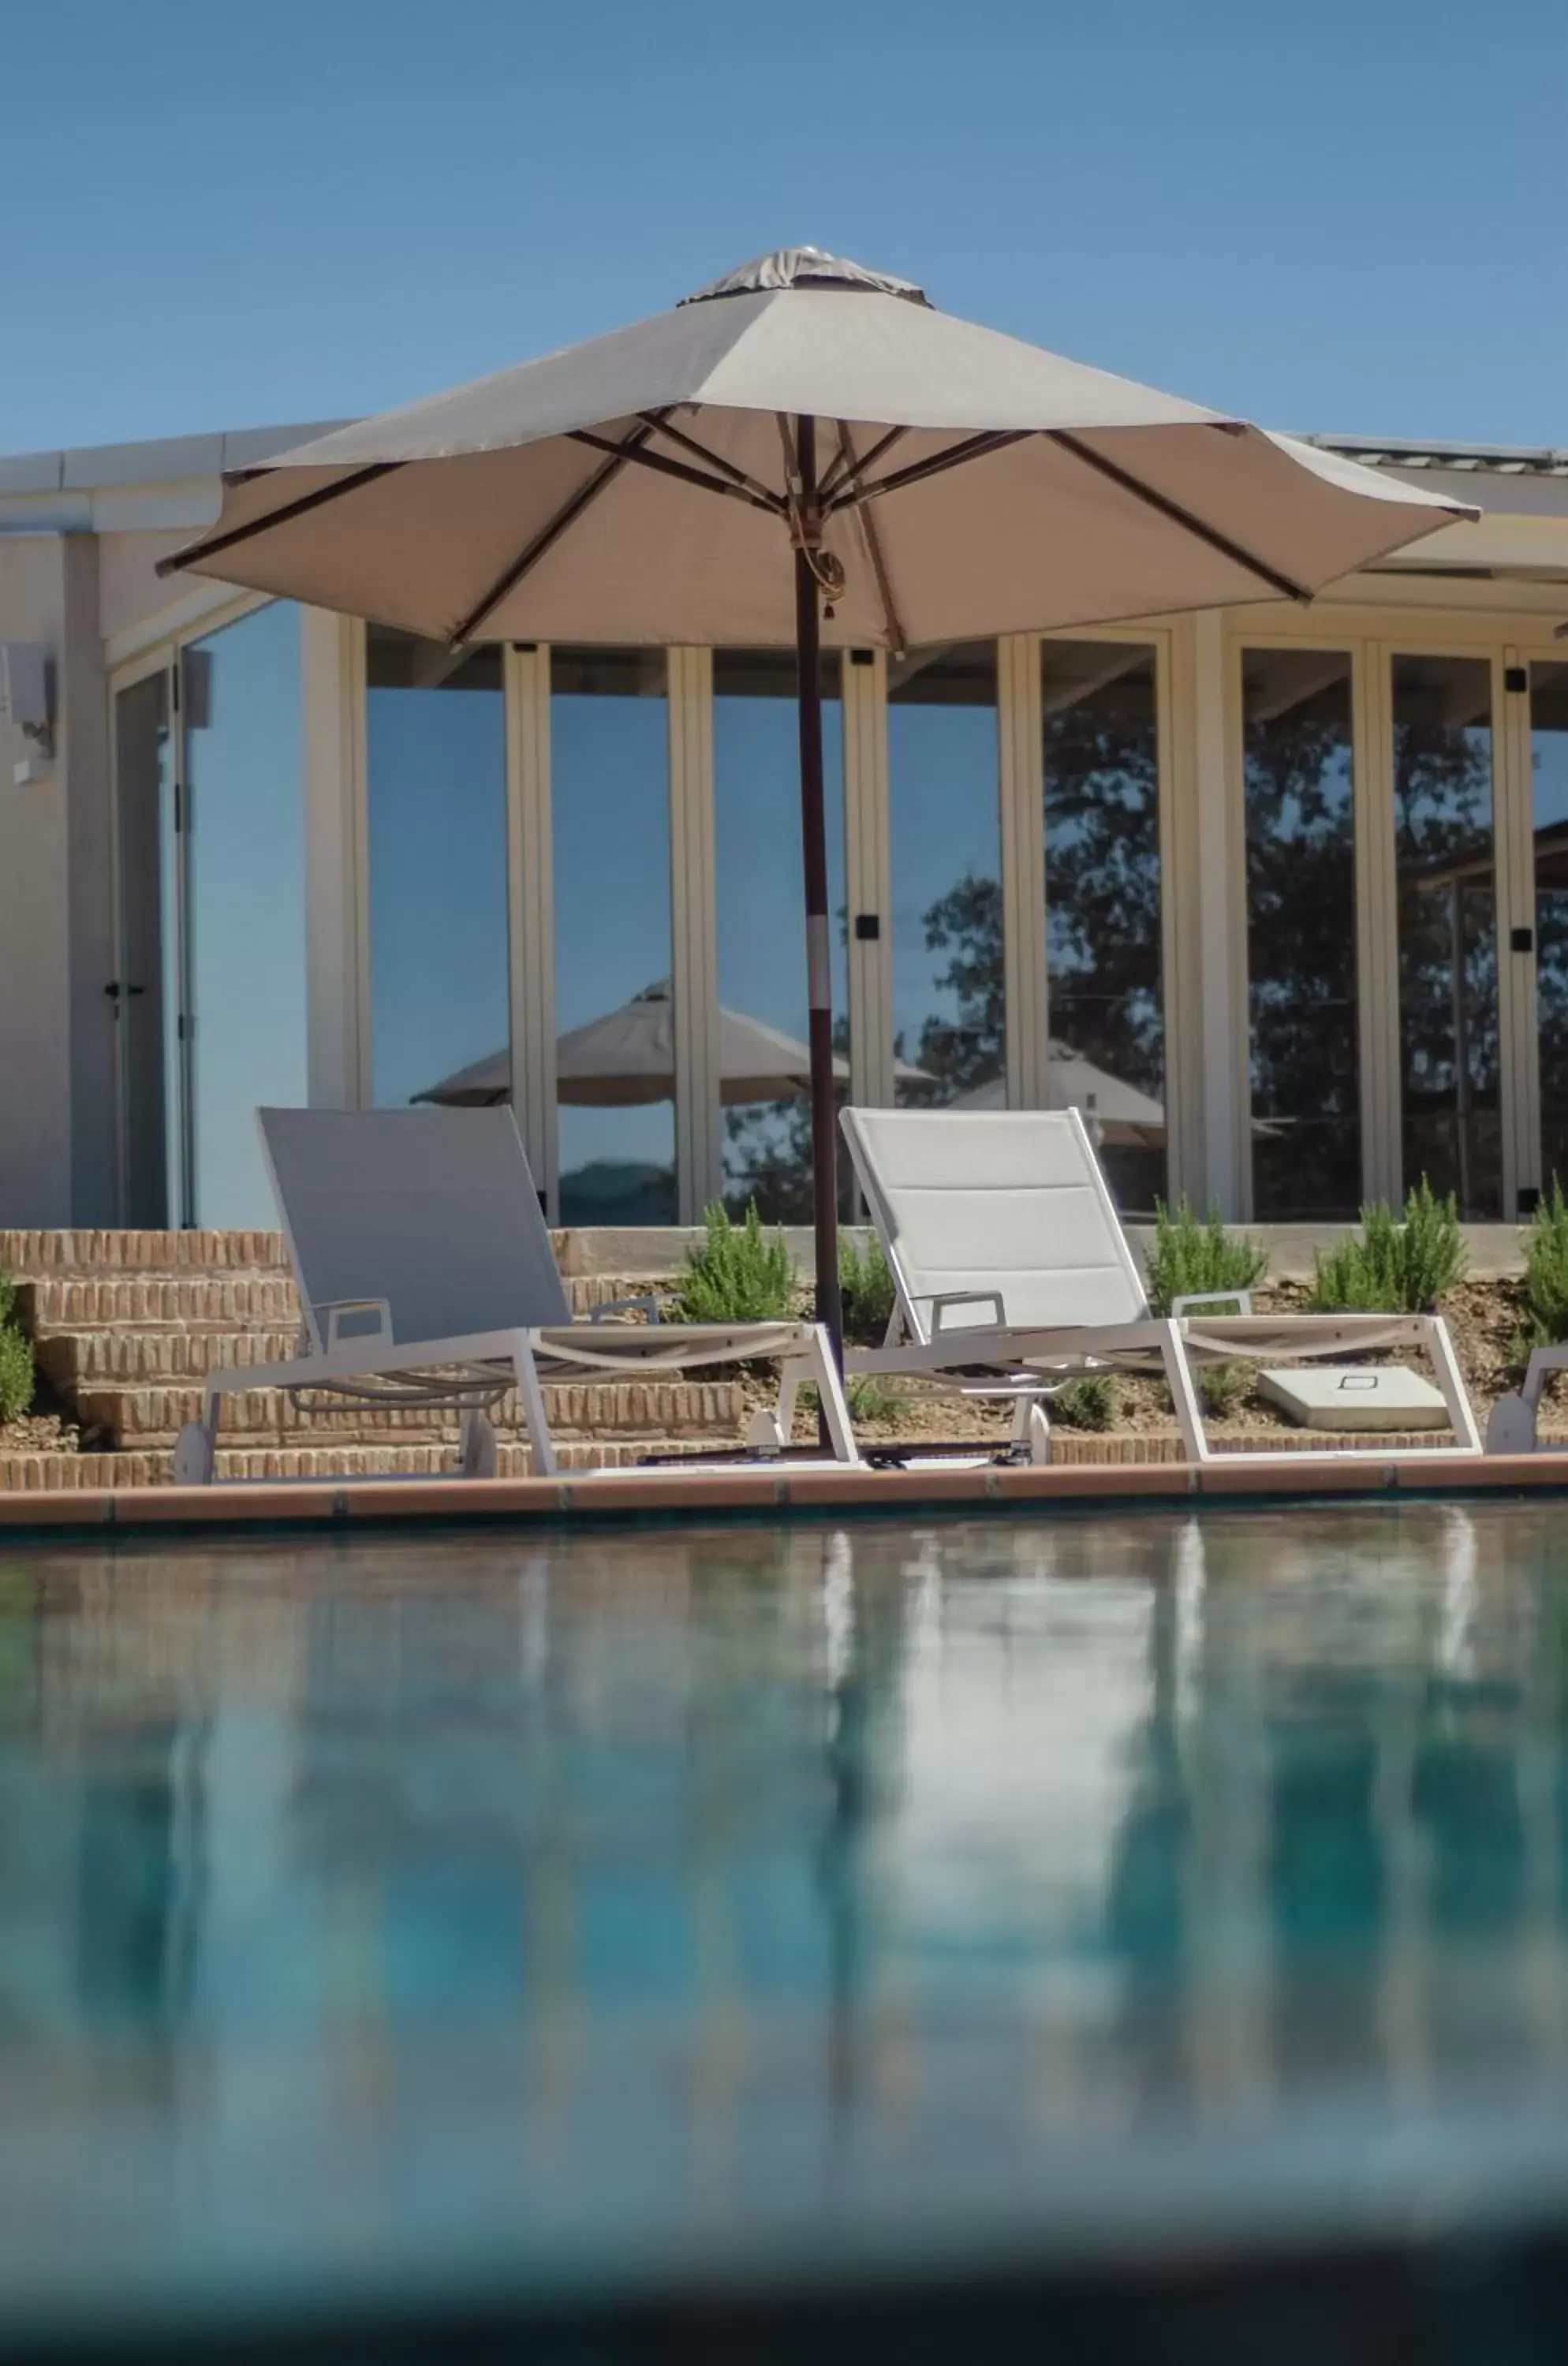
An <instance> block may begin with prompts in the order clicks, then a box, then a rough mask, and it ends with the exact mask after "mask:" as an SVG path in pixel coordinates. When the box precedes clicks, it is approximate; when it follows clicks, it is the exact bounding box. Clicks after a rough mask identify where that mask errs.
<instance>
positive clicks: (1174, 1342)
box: [1160, 1323, 1212, 1462]
mask: <svg viewBox="0 0 1568 2366" xmlns="http://www.w3.org/2000/svg"><path fill="white" fill-rule="evenodd" d="M1161 1327H1162V1328H1163V1330H1164V1332H1165V1344H1164V1346H1162V1348H1161V1350H1160V1358H1161V1361H1162V1362H1163V1363H1164V1365H1165V1377H1166V1382H1167V1385H1168V1388H1169V1390H1170V1398H1171V1403H1173V1404H1174V1405H1175V1407H1176V1423H1177V1427H1178V1428H1179V1430H1180V1432H1181V1442H1182V1444H1183V1446H1185V1447H1186V1448H1187V1454H1188V1459H1189V1460H1190V1461H1192V1462H1207V1461H1209V1460H1210V1459H1212V1458H1211V1456H1210V1453H1209V1442H1208V1440H1207V1438H1206V1437H1204V1435H1203V1416H1202V1414H1201V1411H1200V1410H1199V1405H1198V1392H1197V1391H1196V1390H1195V1389H1194V1387H1193V1385H1192V1367H1191V1366H1190V1364H1189V1362H1188V1360H1187V1343H1186V1341H1185V1340H1184V1339H1183V1337H1182V1335H1181V1326H1180V1324H1178V1323H1167V1324H1163V1325H1162V1326H1161Z"/></svg>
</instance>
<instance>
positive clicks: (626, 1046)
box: [413, 977, 922, 1109]
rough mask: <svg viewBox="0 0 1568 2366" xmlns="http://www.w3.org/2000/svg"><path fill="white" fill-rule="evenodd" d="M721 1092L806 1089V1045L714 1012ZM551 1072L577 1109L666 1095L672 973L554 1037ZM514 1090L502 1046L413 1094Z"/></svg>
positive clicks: (916, 1073)
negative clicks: (565, 1032)
mask: <svg viewBox="0 0 1568 2366" xmlns="http://www.w3.org/2000/svg"><path fill="white" fill-rule="evenodd" d="M718 1072H719V1098H720V1099H721V1100H722V1101H723V1103H724V1106H725V1107H726V1109H733V1108H735V1107H737V1106H739V1105H740V1104H742V1103H745V1102H749V1101H778V1100H784V1099H786V1098H789V1097H790V1096H791V1095H792V1094H798V1093H804V1092H807V1091H808V1090H809V1088H810V1083H811V1053H810V1051H809V1048H808V1047H807V1045H806V1044H804V1043H800V1042H795V1039H794V1038H793V1037H792V1036H789V1035H786V1034H784V1031H782V1029H780V1028H777V1027H769V1026H767V1025H765V1024H764V1022H763V1021H762V1020H761V1019H749V1018H747V1016H746V1015H745V1013H744V1012H743V1011H739V1010H724V1009H721V1010H720V1011H719V1014H718ZM898 1073H899V1075H900V1076H908V1077H911V1078H913V1079H915V1080H916V1081H917V1082H918V1081H919V1080H920V1079H921V1076H922V1071H921V1070H920V1069H919V1068H916V1067H911V1066H910V1065H909V1064H908V1062H907V1061H902V1060H901V1061H900V1062H899V1063H898ZM833 1074H834V1076H835V1078H836V1079H837V1080H838V1081H839V1082H840V1083H846V1084H847V1083H848V1081H849V1074H850V1064H849V1062H848V1061H847V1060H846V1059H845V1058H844V1057H843V1055H842V1053H835V1055H834V1060H833ZM556 1082H557V1089H558V1095H559V1098H560V1099H561V1100H562V1101H564V1102H568V1103H570V1104H572V1105H574V1106H577V1107H580V1108H585V1109H631V1108H637V1107H640V1106H641V1105H642V1104H643V1103H644V1102H647V1101H666V1100H669V1099H670V1098H671V1095H672V1094H673V1092H674V1089H675V1048H674V1028H673V1008H672V1003H671V991H670V980H669V979H668V978H667V977H665V978H660V979H659V980H658V981H657V983H656V984H655V985H652V986H645V987H644V988H643V990H642V992H641V993H640V994H637V995H634V996H633V997H632V999H631V1000H630V1001H629V1002H625V1003H623V1004H622V1005H621V1006H620V1008H618V1009H616V1010H607V1011H606V1012H605V1013H604V1016H603V1018H600V1019H591V1020H589V1021H588V1024H587V1025H586V1026H585V1027H574V1028H573V1029H572V1030H571V1032H570V1034H568V1035H563V1036H562V1037H561V1038H560V1040H559V1042H558V1043H557V1045H556ZM511 1096H512V1061H511V1057H510V1055H509V1054H508V1053H506V1052H504V1051H499V1052H491V1053H488V1054H487V1055H486V1057H485V1058H484V1059H482V1060H475V1061H474V1062H472V1063H471V1065H469V1066H468V1067H466V1068H460V1069H458V1071H457V1074H456V1075H455V1076H445V1077H443V1078H442V1080H441V1082H440V1083H439V1084H436V1085H431V1086H428V1087H426V1089H425V1090H424V1091H423V1092H422V1093H415V1094H414V1096H413V1098H414V1099H415V1100H416V1101H433V1102H438V1103H439V1104H440V1105H441V1106H443V1107H444V1108H446V1109H491V1108H494V1107H495V1106H496V1105H497V1104H498V1103H500V1102H502V1101H504V1100H509V1099H510V1098H511Z"/></svg>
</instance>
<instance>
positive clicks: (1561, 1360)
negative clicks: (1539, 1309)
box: [1486, 1347, 1568, 1454]
mask: <svg viewBox="0 0 1568 2366" xmlns="http://www.w3.org/2000/svg"><path fill="white" fill-rule="evenodd" d="M1565 1367H1568V1347H1532V1348H1531V1350H1530V1359H1529V1365H1528V1366H1527V1367H1526V1370H1525V1382H1524V1386H1523V1388H1522V1389H1518V1390H1517V1391H1513V1392H1512V1393H1511V1394H1509V1395H1508V1396H1506V1397H1499V1398H1498V1400H1497V1402H1496V1403H1495V1405H1494V1406H1493V1408H1492V1417H1491V1419H1490V1421H1488V1423H1487V1425H1486V1451H1487V1453H1488V1454H1533V1453H1534V1452H1535V1449H1536V1435H1535V1433H1536V1423H1537V1421H1538V1420H1539V1418H1540V1391H1541V1386H1542V1383H1543V1382H1544V1380H1545V1379H1546V1375H1547V1374H1548V1372H1560V1371H1562V1369H1564V1368H1565Z"/></svg>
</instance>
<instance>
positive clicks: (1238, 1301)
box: [1170, 1290, 1253, 1315]
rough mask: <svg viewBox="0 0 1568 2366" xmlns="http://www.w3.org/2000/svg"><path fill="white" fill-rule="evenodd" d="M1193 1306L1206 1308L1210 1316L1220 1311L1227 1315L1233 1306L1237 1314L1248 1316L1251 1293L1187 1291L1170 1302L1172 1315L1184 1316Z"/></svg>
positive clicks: (1238, 1291) (1241, 1291) (1250, 1307)
mask: <svg viewBox="0 0 1568 2366" xmlns="http://www.w3.org/2000/svg"><path fill="white" fill-rule="evenodd" d="M1194 1306H1206V1307H1207V1308H1208V1309H1209V1312H1210V1313H1212V1314H1213V1313H1218V1312H1219V1311H1220V1310H1221V1309H1223V1310H1224V1312H1225V1313H1227V1314H1228V1313H1229V1312H1230V1310H1231V1308H1232V1307H1233V1306H1234V1307H1235V1311H1236V1313H1238V1314H1250V1313H1252V1311H1253V1309H1252V1292H1251V1290H1185V1291H1184V1292H1183V1293H1182V1295H1181V1296H1180V1297H1179V1298H1173V1299H1172V1300H1171V1301H1170V1311H1171V1313H1172V1314H1173V1315H1176V1314H1186V1313H1189V1312H1190V1310H1191V1308H1193V1307H1194Z"/></svg>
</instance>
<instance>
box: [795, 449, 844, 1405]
mask: <svg viewBox="0 0 1568 2366" xmlns="http://www.w3.org/2000/svg"><path fill="white" fill-rule="evenodd" d="M797 457H798V463H799V469H800V498H801V512H802V515H803V516H804V517H806V518H810V517H811V516H812V514H813V513H814V511H815V509H816V505H817V422H816V421H815V419H802V420H800V421H799V422H798V445H797ZM820 596H821V595H820V593H819V591H818V584H817V578H816V576H815V575H814V573H813V572H812V568H811V561H810V559H809V558H808V557H807V553H806V552H805V551H804V550H801V549H797V550H796V551H795V661H796V701H797V705H798V709H799V716H800V836H801V850H802V852H803V854H804V857H805V865H806V978H807V1000H808V1003H809V1008H810V1044H811V1189H812V1209H813V1214H814V1216H815V1219H816V1234H817V1320H818V1323H820V1324H824V1325H825V1326H826V1328H827V1332H828V1335H829V1339H830V1340H831V1341H832V1343H833V1355H834V1358H835V1359H836V1361H837V1362H838V1364H839V1366H840V1369H842V1367H843V1361H844V1319H843V1310H842V1307H841V1305H840V1299H839V1204H838V1202H839V1194H838V1171H839V1158H838V1149H839V1104H838V1094H837V1092H836V1090H835V1087H834V1083H833V963H832V951H831V947H832V940H831V938H830V936H829V918H828V819H827V815H826V812H825V810H824V800H823V791H822V676H821V662H820V660H821V646H822V645H821V633H820V629H819V611H818V601H819V599H820ZM818 1435H819V1437H820V1438H821V1440H822V1443H823V1445H824V1447H826V1446H827V1444H828V1443H829V1439H828V1428H827V1421H826V1417H825V1416H824V1415H823V1414H822V1413H821V1412H820V1410H819V1411H818Z"/></svg>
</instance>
